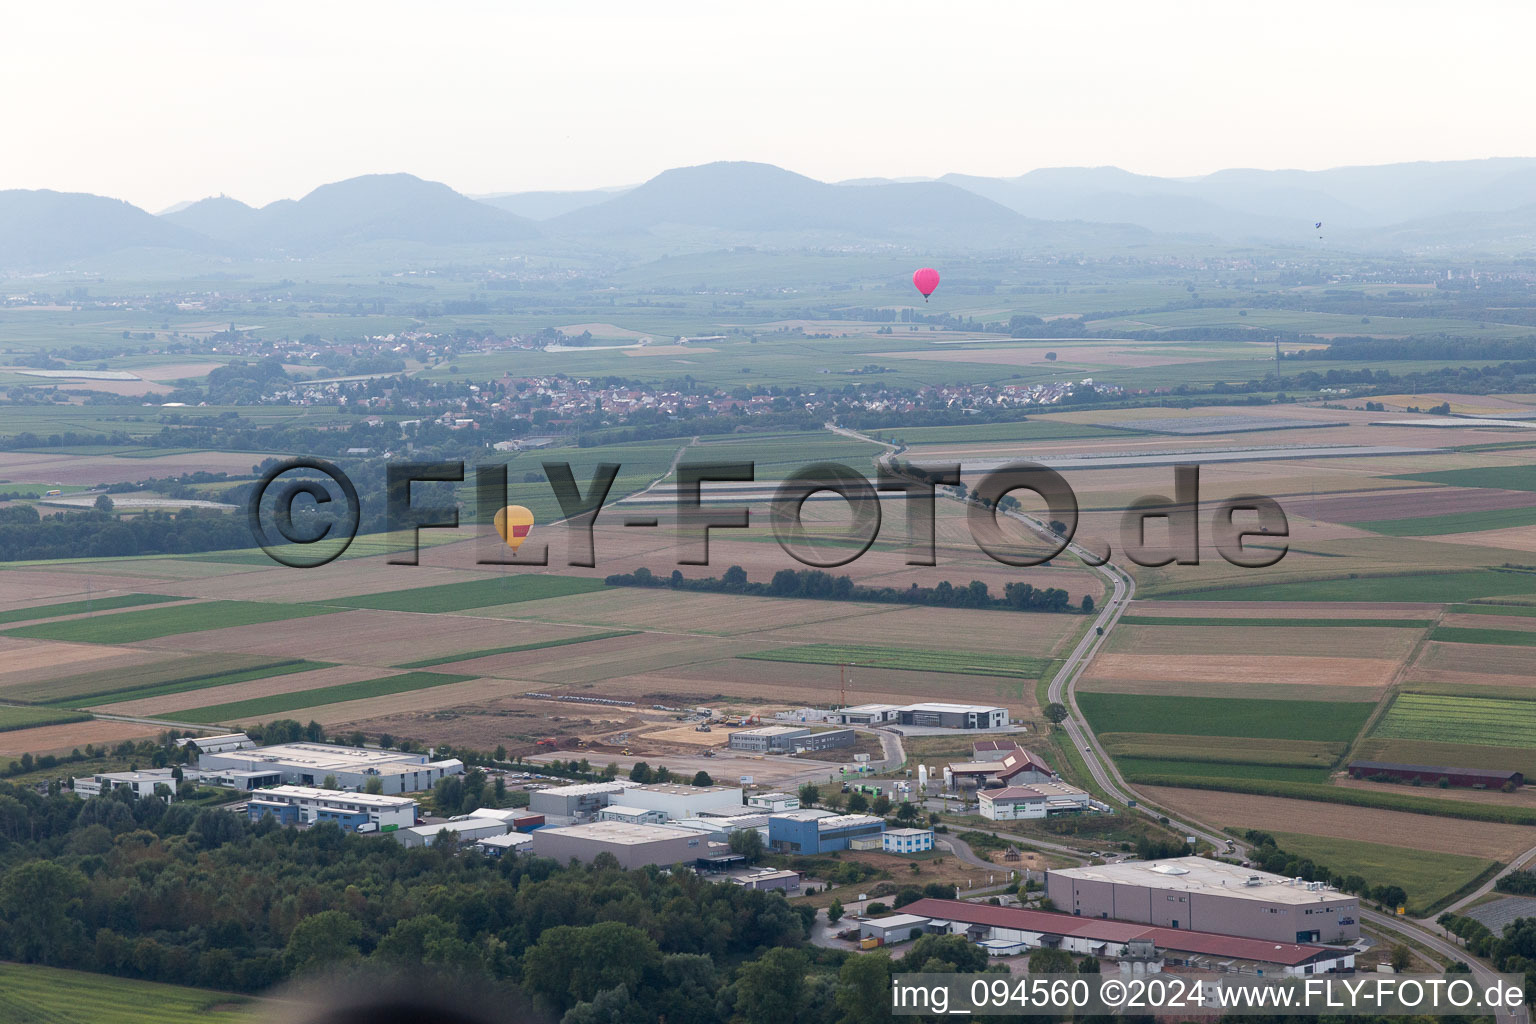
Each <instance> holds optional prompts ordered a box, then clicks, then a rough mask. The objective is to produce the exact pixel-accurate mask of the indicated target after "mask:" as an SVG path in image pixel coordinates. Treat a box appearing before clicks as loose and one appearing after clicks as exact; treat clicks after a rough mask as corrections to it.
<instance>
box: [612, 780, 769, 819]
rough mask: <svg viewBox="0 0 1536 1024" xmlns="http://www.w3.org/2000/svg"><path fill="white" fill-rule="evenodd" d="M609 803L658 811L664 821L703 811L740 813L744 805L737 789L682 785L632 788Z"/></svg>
mask: <svg viewBox="0 0 1536 1024" xmlns="http://www.w3.org/2000/svg"><path fill="white" fill-rule="evenodd" d="M610 802H612V803H622V804H624V805H625V806H627V807H643V808H645V809H646V810H648V811H661V812H662V813H663V814H665V815H666V816H667V818H668V819H669V820H670V819H673V818H696V817H698V816H699V815H700V814H703V813H704V812H706V811H720V812H722V813H725V814H741V813H742V812H744V811H745V810H746V805H745V804H744V803H742V800H741V787H740V786H693V785H689V784H687V783H682V782H655V783H651V784H650V785H647V786H635V787H634V788H633V789H626V790H625V791H624V793H623V794H622V795H620V796H615V797H614V798H613V800H612V801H610Z"/></svg>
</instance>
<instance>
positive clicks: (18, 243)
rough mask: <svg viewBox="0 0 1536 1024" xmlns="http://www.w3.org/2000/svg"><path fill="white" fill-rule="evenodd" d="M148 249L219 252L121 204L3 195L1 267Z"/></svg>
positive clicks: (74, 196) (84, 197) (78, 196)
mask: <svg viewBox="0 0 1536 1024" xmlns="http://www.w3.org/2000/svg"><path fill="white" fill-rule="evenodd" d="M145 247H148V248H164V249H186V250H191V251H194V252H212V251H214V250H215V249H217V248H218V247H217V246H216V245H215V244H214V243H213V242H212V241H211V240H210V239H208V238H205V237H203V236H202V235H199V234H197V233H195V232H192V231H189V230H187V229H186V228H185V227H182V226H180V225H178V224H176V223H173V222H168V221H166V220H164V219H162V218H159V217H155V216H154V215H153V214H149V213H146V212H145V211H143V210H141V209H139V208H138V207H137V206H133V205H132V204H130V203H125V202H123V201H122V200H120V199H107V198H104V197H102V196H93V195H89V194H87V193H83V192H53V191H50V190H47V189H42V190H38V191H30V190H26V189H12V190H9V191H3V192H0V268H4V269H10V270H20V269H41V268H47V267H54V266H59V265H62V264H67V263H72V262H75V261H78V260H82V259H91V258H93V257H99V256H105V255H107V254H109V253H114V252H119V251H121V250H123V249H133V248H145Z"/></svg>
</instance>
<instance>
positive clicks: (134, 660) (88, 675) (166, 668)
mask: <svg viewBox="0 0 1536 1024" xmlns="http://www.w3.org/2000/svg"><path fill="white" fill-rule="evenodd" d="M111 651H112V655H113V656H112V658H111V659H110V663H111V667H110V668H95V669H94V670H93V671H89V672H74V673H72V674H65V675H62V676H61V675H59V674H58V673H51V674H47V675H44V676H42V677H41V678H39V679H35V680H32V681H30V682H27V683H22V682H17V683H15V684H14V685H12V686H9V687H7V688H6V690H5V691H4V692H5V698H6V699H7V700H18V701H27V702H33V703H44V702H46V703H57V702H60V701H68V700H78V699H89V698H91V697H96V696H105V695H107V694H114V693H115V694H121V693H124V692H125V691H127V690H130V689H138V688H140V687H148V686H156V685H160V684H163V683H171V682H175V681H178V680H192V679H201V678H208V677H212V676H220V675H226V674H228V673H230V672H238V671H242V670H246V669H252V668H257V667H260V666H263V665H269V664H272V663H273V662H275V661H282V660H288V659H278V658H258V657H250V656H248V655H225V654H219V655H192V654H174V655H169V656H168V655H167V653H166V652H164V651H136V650H134V649H133V648H127V647H119V648H114V649H111ZM94 664H97V665H99V664H102V663H101V662H97V663H94ZM64 667H65V668H69V667H70V666H64ZM74 667H75V668H77V669H78V668H82V667H87V666H74ZM142 696H148V695H147V694H143V695H142Z"/></svg>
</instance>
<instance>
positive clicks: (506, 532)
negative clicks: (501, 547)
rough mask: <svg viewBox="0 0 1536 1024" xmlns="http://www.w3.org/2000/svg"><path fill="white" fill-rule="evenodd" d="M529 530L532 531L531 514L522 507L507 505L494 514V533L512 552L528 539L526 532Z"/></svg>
mask: <svg viewBox="0 0 1536 1024" xmlns="http://www.w3.org/2000/svg"><path fill="white" fill-rule="evenodd" d="M531 529H533V513H532V512H530V511H528V510H527V509H526V508H524V507H523V506H522V505H508V506H507V507H506V508H504V509H502V510H501V511H499V512H497V513H496V532H497V533H498V534H500V535H501V539H502V540H504V541H506V542H507V547H509V548H511V549H512V550H513V551H516V550H517V549H518V548H519V547H521V546H522V543H523V541H525V540H527V539H528V531H529V530H531Z"/></svg>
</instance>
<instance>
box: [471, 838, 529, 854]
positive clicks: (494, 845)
mask: <svg viewBox="0 0 1536 1024" xmlns="http://www.w3.org/2000/svg"><path fill="white" fill-rule="evenodd" d="M532 844H533V836H530V835H527V834H525V833H522V832H508V833H506V834H504V835H499V836H486V837H485V838H484V839H477V840H475V849H477V850H479V851H480V852H481V853H483V854H485V855H486V856H488V857H501V856H505V855H506V854H509V853H516V852H518V851H522V852H523V853H527V852H528V850H529V849H530V848H531V846H532Z"/></svg>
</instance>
